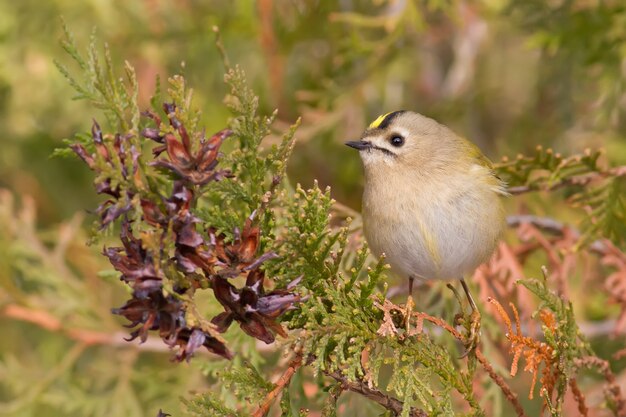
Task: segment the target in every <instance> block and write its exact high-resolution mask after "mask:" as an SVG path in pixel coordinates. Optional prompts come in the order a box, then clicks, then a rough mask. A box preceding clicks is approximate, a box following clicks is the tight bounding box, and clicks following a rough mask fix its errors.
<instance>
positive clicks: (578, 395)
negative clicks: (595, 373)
mask: <svg viewBox="0 0 626 417" xmlns="http://www.w3.org/2000/svg"><path fill="white" fill-rule="evenodd" d="M569 387H570V389H571V390H572V394H573V395H574V399H575V400H576V404H578V412H579V413H580V415H581V416H583V417H587V416H588V415H589V408H587V404H585V395H584V394H583V393H582V391H580V388H578V383H577V382H576V380H575V379H574V378H572V379H570V380H569Z"/></svg>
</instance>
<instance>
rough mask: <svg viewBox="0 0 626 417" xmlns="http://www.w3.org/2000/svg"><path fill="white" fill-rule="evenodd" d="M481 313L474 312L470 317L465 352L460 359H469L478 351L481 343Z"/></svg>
mask: <svg viewBox="0 0 626 417" xmlns="http://www.w3.org/2000/svg"><path fill="white" fill-rule="evenodd" d="M480 319H481V316H480V311H478V310H473V311H472V314H471V315H470V321H469V328H468V333H467V338H466V339H465V343H464V344H465V352H464V353H463V355H461V357H460V358H459V359H463V358H465V357H467V355H469V354H470V353H472V352H473V351H475V350H476V348H477V347H478V344H479V343H480Z"/></svg>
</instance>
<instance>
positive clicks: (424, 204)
mask: <svg viewBox="0 0 626 417" xmlns="http://www.w3.org/2000/svg"><path fill="white" fill-rule="evenodd" d="M346 145H348V146H350V147H352V148H355V149H358V151H359V154H360V156H361V160H362V161H363V166H364V171H365V189H364V192H363V209H362V210H363V227H364V232H365V238H366V239H367V242H368V244H369V246H370V248H371V250H372V252H373V253H374V254H375V255H376V256H381V255H383V254H384V255H385V257H386V258H385V259H386V261H387V262H388V263H389V265H390V266H391V269H392V271H394V272H395V273H397V274H399V275H401V276H404V277H407V278H408V279H409V297H408V299H407V304H406V309H407V319H406V323H407V327H408V323H409V317H410V314H411V311H412V308H413V307H414V304H413V298H412V291H413V281H414V280H418V281H429V280H456V279H458V280H460V281H461V284H462V286H463V290H464V291H465V294H466V295H467V298H468V301H469V304H470V307H471V309H472V314H471V316H470V317H471V320H470V321H471V323H470V328H469V334H468V338H467V340H468V342H467V346H466V352H465V354H464V355H463V356H465V355H467V354H468V353H469V352H470V351H472V350H473V349H475V348H476V346H477V344H478V341H479V329H480V312H479V310H478V307H477V306H476V303H475V302H474V299H473V298H472V296H471V294H470V292H469V289H468V287H467V284H466V283H465V281H464V280H463V277H464V276H466V275H469V274H471V273H473V272H474V270H475V269H476V268H477V267H478V266H479V265H480V264H481V263H483V262H485V261H486V260H487V259H488V258H489V257H490V256H491V254H492V253H493V251H494V250H495V248H496V246H497V243H498V240H499V238H500V235H501V233H502V231H503V229H504V225H505V220H504V219H505V215H504V208H503V205H502V201H501V198H500V196H502V195H506V194H507V193H506V186H505V184H504V183H503V182H502V181H501V180H500V179H499V178H498V177H497V176H496V175H495V174H494V171H493V169H492V165H491V162H490V161H489V159H487V157H485V156H484V155H483V154H482V152H481V151H480V150H479V149H478V147H477V146H476V145H474V144H473V143H472V142H470V141H468V140H466V139H464V138H462V137H460V136H457V135H456V134H455V133H454V132H452V131H451V130H450V129H448V128H447V127H446V126H444V125H442V124H439V123H437V122H436V121H435V120H433V119H430V118H428V117H425V116H422V115H421V114H418V113H414V112H411V111H404V110H401V111H394V112H391V113H387V114H384V115H382V116H380V117H378V118H377V119H376V120H374V121H373V122H372V123H371V124H370V125H369V127H368V128H367V129H366V130H365V132H364V133H363V135H362V136H361V139H360V140H358V141H350V142H346Z"/></svg>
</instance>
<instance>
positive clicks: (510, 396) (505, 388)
mask: <svg viewBox="0 0 626 417" xmlns="http://www.w3.org/2000/svg"><path fill="white" fill-rule="evenodd" d="M476 359H477V360H478V363H480V364H481V365H482V367H483V368H484V369H485V371H486V372H487V375H489V378H491V379H492V380H493V382H495V383H496V385H498V386H499V387H500V389H501V390H502V393H504V397H505V398H506V399H507V400H508V401H509V402H510V403H511V405H512V406H513V408H514V409H515V412H516V413H517V416H518V417H527V416H526V413H525V412H524V408H523V407H522V404H520V402H519V400H518V398H517V394H516V393H514V392H513V391H512V390H511V387H509V385H508V384H507V383H506V381H505V380H504V378H502V377H501V376H500V375H498V374H497V373H496V371H495V369H493V367H492V366H491V364H490V363H489V361H487V359H486V358H485V356H484V355H483V353H482V352H481V351H480V349H476Z"/></svg>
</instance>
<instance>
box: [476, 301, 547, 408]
mask: <svg viewBox="0 0 626 417" xmlns="http://www.w3.org/2000/svg"><path fill="white" fill-rule="evenodd" d="M487 301H488V302H489V303H491V304H493V305H494V306H495V308H496V311H497V312H498V315H499V316H500V318H501V319H502V321H503V322H504V324H505V325H506V329H507V333H506V334H505V337H506V338H507V340H508V341H509V342H510V343H511V346H510V353H512V354H513V361H512V362H511V376H515V375H516V374H517V371H518V364H519V360H520V358H521V357H522V356H523V357H524V360H525V361H526V366H525V367H524V371H528V372H531V373H532V375H533V379H532V382H531V386H530V392H529V394H528V398H530V399H532V398H533V392H534V390H535V385H536V384H537V377H538V376H539V372H540V371H541V378H540V380H539V382H540V385H541V389H545V390H546V392H548V393H549V395H551V393H552V392H553V391H554V387H555V383H556V378H557V376H558V372H559V371H558V370H557V369H556V366H557V363H556V362H555V360H556V359H557V358H556V356H555V355H554V349H552V347H551V346H549V345H547V344H546V343H544V342H540V341H538V340H535V339H533V338H531V337H528V336H524V335H523V334H522V325H521V323H520V318H519V313H518V312H517V308H516V307H515V305H514V304H513V303H509V306H510V307H511V309H512V310H513V315H514V317H515V328H513V323H512V322H511V318H510V317H509V315H508V314H507V312H506V311H505V310H504V307H502V304H500V303H499V302H498V301H497V300H495V299H493V298H488V299H487ZM539 317H540V319H541V322H542V323H543V325H544V326H546V327H547V328H548V329H551V330H552V331H555V330H556V321H555V319H554V314H552V312H550V311H548V310H541V311H540V312H539ZM542 364H543V365H544V366H543V367H541V365H542ZM540 368H541V369H540Z"/></svg>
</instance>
